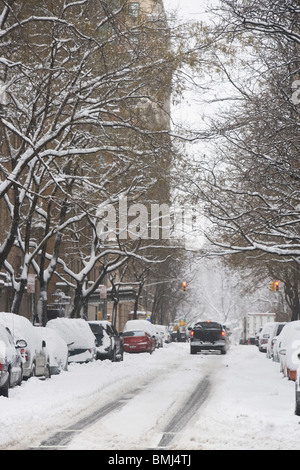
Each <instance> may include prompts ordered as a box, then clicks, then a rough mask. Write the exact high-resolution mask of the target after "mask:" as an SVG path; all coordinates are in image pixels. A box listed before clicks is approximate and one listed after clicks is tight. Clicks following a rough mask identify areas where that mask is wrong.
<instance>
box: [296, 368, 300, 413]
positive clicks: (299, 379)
mask: <svg viewBox="0 0 300 470" xmlns="http://www.w3.org/2000/svg"><path fill="white" fill-rule="evenodd" d="M295 414H296V415H297V416H300V366H299V367H298V369H297V374H296V380H295Z"/></svg>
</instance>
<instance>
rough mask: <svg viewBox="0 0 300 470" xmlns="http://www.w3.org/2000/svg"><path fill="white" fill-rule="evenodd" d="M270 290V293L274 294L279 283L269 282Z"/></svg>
mask: <svg viewBox="0 0 300 470" xmlns="http://www.w3.org/2000/svg"><path fill="white" fill-rule="evenodd" d="M270 290H271V291H272V292H276V291H278V290H279V281H272V282H270Z"/></svg>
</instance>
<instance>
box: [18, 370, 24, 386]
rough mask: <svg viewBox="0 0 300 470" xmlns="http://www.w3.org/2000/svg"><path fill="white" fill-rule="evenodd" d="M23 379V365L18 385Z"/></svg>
mask: <svg viewBox="0 0 300 470" xmlns="http://www.w3.org/2000/svg"><path fill="white" fill-rule="evenodd" d="M22 380H23V367H21V372H20V378H19V380H18V383H17V385H21V383H22Z"/></svg>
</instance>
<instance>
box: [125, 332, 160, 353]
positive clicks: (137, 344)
mask: <svg viewBox="0 0 300 470" xmlns="http://www.w3.org/2000/svg"><path fill="white" fill-rule="evenodd" d="M123 341H124V343H123V344H124V351H125V352H129V353H133V352H149V353H150V354H152V352H153V351H154V349H155V337H151V336H150V335H149V334H148V333H146V332H145V331H142V330H133V331H125V332H124V333H123Z"/></svg>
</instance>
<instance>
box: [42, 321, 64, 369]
mask: <svg viewBox="0 0 300 470" xmlns="http://www.w3.org/2000/svg"><path fill="white" fill-rule="evenodd" d="M36 330H37V332H38V333H39V334H40V336H41V338H42V339H43V340H45V341H46V344H47V350H48V353H49V364H50V372H51V375H57V374H60V372H61V371H62V370H65V371H66V370H68V356H69V351H68V346H67V343H66V342H65V340H64V339H62V337H61V336H59V334H58V333H57V332H56V331H55V330H54V329H52V328H45V327H42V326H41V327H36Z"/></svg>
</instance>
